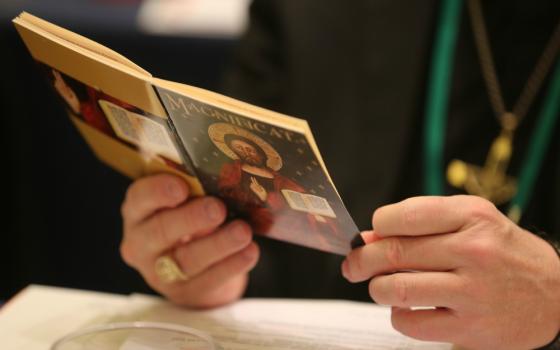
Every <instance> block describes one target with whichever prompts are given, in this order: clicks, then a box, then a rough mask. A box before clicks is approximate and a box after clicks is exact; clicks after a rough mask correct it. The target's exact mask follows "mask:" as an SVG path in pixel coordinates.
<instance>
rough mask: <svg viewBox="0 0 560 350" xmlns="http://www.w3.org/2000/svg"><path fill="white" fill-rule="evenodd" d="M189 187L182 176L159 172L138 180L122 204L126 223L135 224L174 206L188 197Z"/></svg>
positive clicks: (130, 188) (129, 189) (128, 191)
mask: <svg viewBox="0 0 560 350" xmlns="http://www.w3.org/2000/svg"><path fill="white" fill-rule="evenodd" d="M188 194H189V188H188V186H187V184H186V183H185V182H184V181H183V180H181V179H180V178H178V177H176V176H173V175H169V174H159V175H154V176H149V177H145V178H141V179H139V180H136V181H135V182H134V183H133V184H132V185H131V186H130V187H129V188H128V190H127V192H126V196H125V200H124V203H123V205H122V209H121V212H122V216H123V219H124V224H125V226H126V225H135V224H137V223H139V222H141V221H143V220H145V219H146V218H148V217H149V216H151V215H152V214H154V213H155V212H156V211H158V210H160V209H163V208H174V207H176V206H177V205H179V204H180V203H182V202H184V201H185V200H186V199H187V196H188Z"/></svg>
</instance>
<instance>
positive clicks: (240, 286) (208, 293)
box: [121, 174, 259, 308]
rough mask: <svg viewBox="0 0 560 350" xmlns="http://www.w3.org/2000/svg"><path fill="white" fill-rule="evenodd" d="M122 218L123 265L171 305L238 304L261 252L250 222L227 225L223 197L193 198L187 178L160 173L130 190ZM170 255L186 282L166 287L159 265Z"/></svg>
mask: <svg viewBox="0 0 560 350" xmlns="http://www.w3.org/2000/svg"><path fill="white" fill-rule="evenodd" d="M122 216H123V222H124V237H123V241H122V244H121V255H122V257H123V259H124V261H125V262H126V263H127V264H128V265H130V266H131V267H133V268H135V269H136V270H138V271H139V272H140V273H141V274H142V276H143V277H144V279H145V280H146V282H147V283H148V284H149V285H150V286H151V287H152V288H154V289H155V290H156V291H158V292H160V293H161V294H163V295H164V296H165V297H167V298H168V299H169V300H171V301H172V302H174V303H176V304H179V305H183V306H188V307H195V308H206V307H214V306H218V305H222V304H226V303H229V302H232V301H234V300H237V299H238V298H240V297H241V295H242V294H243V292H244V291H245V288H246V286H247V281H248V272H249V271H250V270H251V269H252V268H253V267H254V266H255V264H256V263H257V260H258V257H259V250H258V247H257V245H256V244H255V243H254V242H252V232H251V228H250V227H249V225H248V224H247V223H246V222H244V221H241V220H235V221H232V222H230V223H226V224H224V220H225V218H226V207H225V205H224V204H223V203H222V202H221V201H220V200H219V199H217V198H214V197H198V198H192V199H191V198H189V189H188V186H187V184H186V183H185V182H184V181H183V180H181V179H180V178H178V177H175V176H172V175H167V174H160V175H155V176H150V177H145V178H142V179H139V180H137V181H135V182H134V183H133V184H132V185H131V186H130V187H129V188H128V191H127V193H126V198H125V200H124V202H123V205H122ZM166 254H168V255H170V256H171V257H172V258H173V259H174V260H175V261H176V262H177V264H178V265H179V267H180V268H181V269H182V271H183V272H184V274H185V275H186V276H187V280H185V281H177V282H173V283H165V282H163V281H161V280H160V279H159V278H158V276H157V275H156V273H155V269H154V265H155V261H156V259H157V258H158V257H160V256H162V255H166Z"/></svg>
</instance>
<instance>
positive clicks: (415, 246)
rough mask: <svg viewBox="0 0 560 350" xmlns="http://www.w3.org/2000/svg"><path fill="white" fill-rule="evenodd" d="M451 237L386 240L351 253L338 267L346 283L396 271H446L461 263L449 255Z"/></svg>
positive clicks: (437, 236)
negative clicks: (340, 268)
mask: <svg viewBox="0 0 560 350" xmlns="http://www.w3.org/2000/svg"><path fill="white" fill-rule="evenodd" d="M454 237H455V236H453V235H433V236H423V237H389V238H384V239H381V240H377V241H375V242H373V243H370V244H366V245H365V246H363V247H360V248H357V249H354V250H352V251H351V252H350V253H349V254H348V256H347V257H346V260H344V262H343V264H342V274H343V275H344V277H345V278H346V279H347V280H349V281H350V282H361V281H365V280H367V279H370V278H371V277H373V276H377V275H379V274H385V273H392V272H395V271H400V270H417V271H449V270H453V269H455V268H457V267H459V266H460V264H461V260H460V259H459V257H457V256H455V255H454V254H453V253H452V251H453V250H452V249H451V248H450V247H452V244H453V238H454Z"/></svg>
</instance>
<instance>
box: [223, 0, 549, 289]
mask: <svg viewBox="0 0 560 350" xmlns="http://www.w3.org/2000/svg"><path fill="white" fill-rule="evenodd" d="M438 10H439V2H437V1H433V0H430V1H407V0H384V1H382V0H377V1H371V0H355V1H345V0H321V1H319V0H317V1H314V0H298V1H286V0H278V1H273V0H266V1H259V0H257V1H255V2H254V4H253V5H252V7H251V23H250V27H249V30H248V32H247V33H246V35H245V36H244V38H243V39H242V41H241V43H240V47H239V49H238V53H237V60H236V62H235V65H234V66H233V67H232V69H231V70H230V72H229V74H228V75H227V77H226V80H225V83H226V84H225V90H226V93H227V94H229V95H231V96H234V97H237V98H240V99H242V100H245V101H248V102H251V103H254V104H257V105H260V106H263V107H267V108H270V109H273V110H276V111H280V112H283V113H287V114H290V115H295V116H298V117H302V118H305V119H307V120H308V121H309V123H310V125H311V128H312V130H313V132H314V135H315V137H316V139H317V142H318V145H319V149H320V150H321V153H322V155H323V156H324V158H325V162H326V164H327V167H328V168H329V171H330V173H331V175H332V178H333V181H334V183H335V185H336V186H337V188H338V190H339V192H340V194H341V196H342V198H343V200H344V202H345V204H346V205H347V207H348V209H349V211H350V213H351V214H352V215H353V217H354V219H355V220H356V222H357V224H358V226H359V227H360V228H361V229H367V228H370V227H371V223H370V218H371V214H372V212H373V210H374V209H375V208H377V207H378V206H380V205H383V204H387V203H391V202H394V201H398V200H401V199H404V198H406V197H410V196H415V195H421V194H422V193H423V189H422V167H423V164H422V129H423V127H424V115H423V108H424V100H425V92H426V85H427V84H426V80H427V76H428V66H429V63H430V58H431V48H432V47H431V46H432V41H433V37H434V32H435V30H436V25H437V23H436V22H437V15H438ZM484 10H485V17H486V22H487V25H488V28H489V33H490V40H491V44H492V49H493V51H494V55H495V61H496V66H497V71H498V76H499V79H500V83H501V84H502V89H503V91H504V96H505V100H506V106H511V105H512V104H513V103H514V101H515V100H516V99H517V97H518V95H519V93H520V91H521V89H522V87H523V86H524V84H525V82H526V79H527V77H528V75H529V73H530V72H531V71H532V69H533V66H534V64H535V61H536V60H537V58H538V57H539V55H540V54H541V52H542V50H543V49H544V47H545V45H546V43H547V41H548V39H549V37H550V35H551V33H552V30H553V28H554V26H555V25H556V23H557V21H558V19H559V16H560V2H558V1H555V0H540V1H529V0H524V1H521V0H519V1H498V0H494V1H485V2H484ZM546 87H547V85H545V86H544V88H543V89H542V90H541V93H540V95H539V97H538V98H537V99H536V101H535V102H534V103H533V108H531V110H530V112H529V114H528V116H527V117H526V119H525V120H524V121H523V123H524V124H523V127H521V128H520V130H519V131H518V133H517V135H516V138H515V144H514V155H513V159H512V162H511V166H510V170H509V173H511V174H513V175H515V174H518V172H519V169H520V167H521V163H522V160H523V157H524V151H525V150H526V149H527V147H528V144H529V143H530V142H531V137H530V136H531V132H532V131H533V129H534V128H533V126H534V121H535V119H536V115H537V113H538V112H539V110H540V108H539V107H540V105H541V100H542V95H543V90H544V91H546ZM450 98H451V100H450V106H449V118H448V127H447V134H446V135H447V137H446V145H445V160H446V164H447V163H448V162H449V161H450V160H451V159H453V158H460V159H464V160H466V161H469V162H472V163H475V164H483V163H484V159H485V157H486V154H487V152H488V148H489V145H490V143H491V142H492V140H493V139H494V138H495V137H496V136H497V134H498V132H499V130H500V128H499V124H498V122H497V120H496V118H495V116H494V115H493V112H492V109H491V107H490V104H489V100H488V95H487V92H486V89H485V85H484V82H483V79H482V75H481V72H480V66H479V63H478V57H477V53H476V50H475V46H474V41H473V37H472V30H471V27H470V23H469V21H468V18H467V12H466V9H464V11H463V18H462V23H461V27H460V32H459V38H458V43H457V48H456V51H455V60H454V70H453V81H452V89H451V92H450ZM559 131H560V130H559V125H558V124H556V127H555V131H554V136H553V140H552V142H551V144H550V147H549V149H548V152H547V155H546V159H545V162H544V164H543V167H542V168H541V171H540V175H539V180H538V182H537V185H536V187H535V191H534V194H533V196H532V199H531V202H530V205H529V207H528V209H527V211H526V214H525V215H524V218H523V220H522V224H524V225H530V226H531V227H537V228H539V229H541V230H544V231H547V232H549V233H551V234H553V235H554V234H555V233H556V234H560V215H557V214H560V137H559V136H560V133H559ZM446 191H447V193H448V194H454V193H458V191H457V190H455V189H452V188H451V187H447V189H446ZM259 243H260V244H261V248H262V250H263V253H262V259H261V262H260V263H259V265H258V267H257V268H256V270H255V271H254V272H253V275H252V278H251V285H250V288H249V291H248V294H249V295H259V296H264V295H270V296H283V297H327V298H328V297H342V298H352V299H367V298H368V297H367V289H366V288H365V287H364V286H363V285H359V286H351V285H349V284H348V283H347V282H345V281H344V280H343V278H342V277H341V275H340V272H339V271H340V265H339V264H340V261H341V257H337V256H333V255H329V254H325V253H320V252H315V251H311V250H308V249H304V248H299V247H295V246H292V245H288V244H284V243H279V242H274V241H270V240H265V239H261V240H259Z"/></svg>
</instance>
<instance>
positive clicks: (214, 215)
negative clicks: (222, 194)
mask: <svg viewBox="0 0 560 350" xmlns="http://www.w3.org/2000/svg"><path fill="white" fill-rule="evenodd" d="M205 209H206V216H207V217H208V218H209V219H210V220H214V221H217V220H220V219H221V218H222V206H221V205H220V203H218V201H217V199H213V198H210V199H208V200H207V201H206V205H205Z"/></svg>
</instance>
